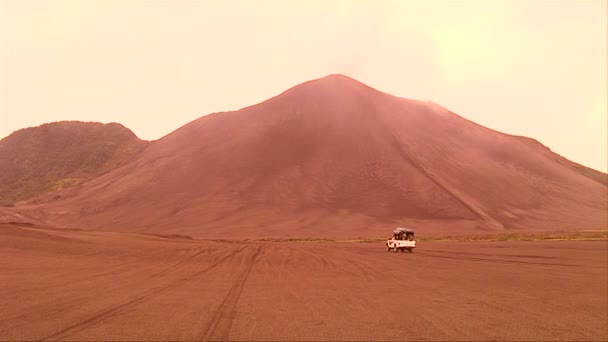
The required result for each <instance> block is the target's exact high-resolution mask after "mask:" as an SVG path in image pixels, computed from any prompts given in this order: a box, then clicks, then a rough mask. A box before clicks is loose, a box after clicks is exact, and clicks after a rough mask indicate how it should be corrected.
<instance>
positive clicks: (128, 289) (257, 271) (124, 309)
mask: <svg viewBox="0 0 608 342" xmlns="http://www.w3.org/2000/svg"><path fill="white" fill-rule="evenodd" d="M607 276H608V243H607V242H606V241H595V242H594V241H587V242H586V241H554V242H426V243H420V244H419V248H418V249H417V250H416V251H415V252H414V253H412V254H409V253H394V252H390V253H388V252H386V250H385V248H384V246H383V244H382V243H295V242H292V243H286V242H281V243H270V242H268V243H260V242H221V241H201V240H187V239H179V238H162V237H157V236H145V235H136V234H120V233H107V232H91V231H61V230H46V229H38V228H36V229H34V228H21V227H15V226H11V225H0V340H585V341H588V340H604V341H605V340H607V339H608V279H607Z"/></svg>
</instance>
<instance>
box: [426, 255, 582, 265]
mask: <svg viewBox="0 0 608 342" xmlns="http://www.w3.org/2000/svg"><path fill="white" fill-rule="evenodd" d="M417 254H419V255H424V256H426V257H431V258H443V259H453V260H466V261H481V262H492V263H499V264H525V265H539V266H563V267H577V266H579V265H575V264H562V263H553V262H533V261H522V260H505V259H485V258H475V257H458V256H447V255H436V254H432V253H429V252H424V251H422V252H418V253H417Z"/></svg>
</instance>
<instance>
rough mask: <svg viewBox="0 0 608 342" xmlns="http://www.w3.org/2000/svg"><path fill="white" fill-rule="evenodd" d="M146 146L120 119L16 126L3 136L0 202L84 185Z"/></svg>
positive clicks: (9, 201) (0, 146)
mask: <svg viewBox="0 0 608 342" xmlns="http://www.w3.org/2000/svg"><path fill="white" fill-rule="evenodd" d="M147 145H148V142H147V141H144V140H140V139H139V138H137V136H136V135H135V134H134V133H133V132H132V131H131V130H129V129H128V128H126V127H124V126H122V125H121V124H118V123H110V124H102V123H98V122H79V121H61V122H53V123H48V124H43V125H41V126H38V127H30V128H25V129H21V130H18V131H16V132H14V133H13V134H11V135H10V136H8V137H6V138H4V139H2V140H0V205H3V206H10V205H12V204H13V203H15V202H17V201H21V200H25V199H29V198H32V197H35V196H37V195H40V194H42V193H45V192H48V191H53V190H58V189H61V188H65V187H69V186H74V185H77V184H80V183H82V182H83V181H86V180H88V179H91V178H94V177H97V176H99V175H101V174H103V173H105V172H108V171H110V170H112V169H114V168H116V167H117V166H119V165H121V164H122V163H123V162H125V161H126V160H128V159H130V158H132V157H133V156H135V155H137V154H138V153H139V152H141V151H142V150H143V149H144V148H145V147H146V146H147Z"/></svg>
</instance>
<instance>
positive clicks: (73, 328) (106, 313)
mask: <svg viewBox="0 0 608 342" xmlns="http://www.w3.org/2000/svg"><path fill="white" fill-rule="evenodd" d="M247 247H248V246H244V247H241V248H239V249H238V250H236V251H234V252H233V253H230V254H229V255H227V256H225V257H223V258H221V259H220V260H218V261H217V262H215V263H214V264H212V265H211V266H208V267H206V268H204V269H202V270H200V271H198V272H196V273H194V274H191V275H189V276H186V277H183V278H180V279H177V280H175V281H172V282H170V283H168V284H165V285H163V286H161V287H159V288H156V289H154V290H152V291H149V292H147V293H146V294H143V295H141V296H139V297H136V298H134V299H131V300H129V301H127V302H124V303H122V304H119V305H115V306H112V307H110V308H107V309H105V310H103V311H101V312H99V313H97V314H95V315H93V316H90V317H89V318H87V319H85V320H83V321H80V322H78V323H75V324H73V325H70V326H68V327H66V328H63V329H61V330H59V331H56V332H55V333H53V334H51V335H49V336H47V337H44V338H42V339H40V340H41V341H47V340H55V339H59V338H60V337H62V336H68V335H69V334H71V333H75V332H79V331H82V330H84V329H86V328H87V327H89V326H91V325H93V324H95V323H97V322H100V321H103V320H105V319H107V318H110V317H113V316H115V315H116V314H118V313H120V312H122V311H124V310H125V309H127V308H129V307H132V306H135V305H138V304H141V303H143V302H145V301H147V300H149V299H152V298H154V297H156V296H158V295H159V294H161V293H162V292H165V291H167V290H171V289H173V288H175V287H176V286H179V285H181V284H183V283H186V282H188V281H190V280H192V279H194V278H196V277H198V276H201V275H203V274H205V273H207V272H209V271H211V270H212V269H214V268H216V267H217V266H219V265H220V264H222V263H223V262H225V261H227V260H229V259H232V258H234V256H235V255H237V254H238V253H240V252H241V251H243V250H244V249H245V248H247Z"/></svg>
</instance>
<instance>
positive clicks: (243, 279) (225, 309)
mask: <svg viewBox="0 0 608 342" xmlns="http://www.w3.org/2000/svg"><path fill="white" fill-rule="evenodd" d="M261 251H262V246H259V247H258V249H257V250H256V251H255V253H254V254H253V256H252V258H251V260H250V261H249V263H248V264H247V266H245V267H246V269H245V270H244V271H243V272H242V273H241V274H239V276H238V278H237V279H236V280H235V282H234V284H233V285H232V287H231V288H230V290H228V294H226V297H225V298H224V300H223V301H222V302H221V303H220V305H219V306H218V308H217V309H216V310H215V312H216V313H215V315H213V317H212V318H211V321H209V323H208V324H207V326H206V327H205V329H204V332H203V334H202V336H201V338H200V340H203V341H210V340H214V341H226V340H227V339H228V335H229V334H230V330H231V329H232V323H233V321H234V318H235V317H236V306H237V304H238V302H239V299H240V297H241V293H243V289H244V287H245V284H246V283H247V279H248V278H249V274H250V273H251V271H252V270H253V267H254V266H255V264H256V261H257V258H258V256H259V255H260V253H261Z"/></svg>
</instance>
